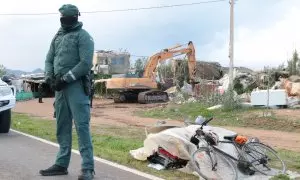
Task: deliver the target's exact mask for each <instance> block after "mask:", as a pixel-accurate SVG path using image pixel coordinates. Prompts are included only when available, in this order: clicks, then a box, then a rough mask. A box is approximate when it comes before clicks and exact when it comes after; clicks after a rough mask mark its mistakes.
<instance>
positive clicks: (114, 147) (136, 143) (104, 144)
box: [12, 113, 198, 180]
mask: <svg viewBox="0 0 300 180" xmlns="http://www.w3.org/2000/svg"><path fill="white" fill-rule="evenodd" d="M12 128H13V129H15V130H18V131H21V132H24V133H27V134H31V135H33V136H37V137H40V138H43V139H46V140H49V141H52V142H57V141H56V121H53V120H45V119H41V118H37V117H30V116H28V115H25V114H16V113H13V114H12ZM144 134H145V132H144V130H143V129H139V128H134V127H126V128H124V127H114V126H105V125H101V126H93V127H92V138H93V145H94V155H95V156H97V157H100V158H103V159H107V160H110V161H114V162H117V163H119V164H122V165H125V166H128V167H132V168H135V169H137V170H140V171H143V172H146V173H150V174H153V175H156V176H159V177H162V178H165V179H170V180H173V179H174V180H175V179H186V180H194V179H195V180H196V179H198V178H196V176H193V175H189V174H185V173H182V172H179V171H177V170H162V171H157V170H154V169H152V168H149V167H147V165H148V162H142V161H138V160H135V159H133V158H132V157H131V156H130V154H129V151H130V150H133V149H137V148H140V147H142V146H143V140H144V139H145V135H144ZM72 146H73V149H77V150H78V141H77V135H76V131H75V129H73V142H72ZM53 158H55V157H53Z"/></svg>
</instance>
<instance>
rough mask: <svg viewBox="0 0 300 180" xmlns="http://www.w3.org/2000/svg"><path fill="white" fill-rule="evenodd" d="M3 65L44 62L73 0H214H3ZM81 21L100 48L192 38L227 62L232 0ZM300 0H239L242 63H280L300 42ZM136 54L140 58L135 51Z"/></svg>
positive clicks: (95, 0) (156, 1) (154, 46)
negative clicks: (64, 11)
mask: <svg viewBox="0 0 300 180" xmlns="http://www.w3.org/2000/svg"><path fill="white" fill-rule="evenodd" d="M0 1H1V6H0V12H1V13H45V12H54V13H55V12H57V14H55V15H48V16H3V15H0V24H1V26H0V27H1V33H0V64H3V65H4V66H6V67H7V68H10V69H19V70H25V71H31V70H34V69H36V68H42V69H44V61H45V56H46V53H47V51H48V49H49V44H50V41H51V39H52V38H53V36H54V34H55V33H56V31H57V30H58V28H59V26H60V22H59V16H60V15H59V13H58V8H59V7H60V6H61V5H62V4H64V3H72V4H75V5H77V6H78V7H79V10H80V11H82V12H84V11H96V10H112V9H126V8H138V7H149V6H158V5H170V4H181V3H193V2H201V1H207V0H184V1H183V0H151V1H150V0H142V1H141V0H101V1H99V0H85V1H82V0H81V1H80V0H74V1H70V0H43V1H41V0H26V1H20V0H9V1H6V0H0ZM80 21H82V22H83V28H84V29H86V30H87V31H88V32H89V33H90V34H91V35H92V36H93V38H94V40H95V49H97V50H99V49H105V50H110V49H111V50H119V49H120V48H122V49H127V51H128V52H130V53H131V54H132V55H143V56H150V55H152V54H153V53H156V52H157V51H159V50H161V49H163V48H167V47H170V46H173V45H175V44H177V43H187V42H188V41H190V40H191V41H193V42H194V44H195V46H196V56H197V59H198V60H205V61H217V62H219V63H221V64H222V65H223V66H228V64H229V59H228V44H229V41H228V40H229V3H228V1H223V2H218V3H208V4H200V5H194V6H184V7H175V8H166V9H154V10H141V11H129V12H114V13H97V14H85V13H82V16H81V17H80ZM299 33H300V1H299V0H238V1H237V2H236V4H235V61H234V65H235V66H246V67H249V68H254V69H258V68H262V67H264V66H267V65H271V66H276V65H279V64H282V63H284V62H285V61H286V60H287V58H288V57H291V55H292V51H293V49H295V48H297V47H298V48H299V46H300V35H299ZM133 58H134V57H133Z"/></svg>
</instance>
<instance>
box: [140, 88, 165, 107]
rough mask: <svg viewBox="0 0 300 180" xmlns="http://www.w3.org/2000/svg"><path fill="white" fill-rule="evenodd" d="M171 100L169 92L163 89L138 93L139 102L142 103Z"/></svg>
mask: <svg viewBox="0 0 300 180" xmlns="http://www.w3.org/2000/svg"><path fill="white" fill-rule="evenodd" d="M168 101H169V96H168V93H166V92H163V91H155V90H150V91H144V92H140V93H139V95H138V102H139V103H141V104H149V103H164V102H168Z"/></svg>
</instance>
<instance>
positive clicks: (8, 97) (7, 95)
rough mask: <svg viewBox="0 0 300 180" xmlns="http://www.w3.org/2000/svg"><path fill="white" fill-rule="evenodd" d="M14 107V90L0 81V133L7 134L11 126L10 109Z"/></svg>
mask: <svg viewBox="0 0 300 180" xmlns="http://www.w3.org/2000/svg"><path fill="white" fill-rule="evenodd" d="M15 105H16V90H15V87H14V86H11V85H8V84H7V83H6V82H4V81H3V80H2V79H1V80H0V133H8V132H9V130H10V125H11V109H12V108H14V107H15Z"/></svg>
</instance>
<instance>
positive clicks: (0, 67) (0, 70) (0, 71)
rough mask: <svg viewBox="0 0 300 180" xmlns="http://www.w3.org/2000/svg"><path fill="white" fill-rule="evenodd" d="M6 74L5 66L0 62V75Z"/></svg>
mask: <svg viewBox="0 0 300 180" xmlns="http://www.w3.org/2000/svg"><path fill="white" fill-rule="evenodd" d="M5 74H6V68H5V67H4V66H3V65H2V64H0V77H2V76H4V75H5Z"/></svg>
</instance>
